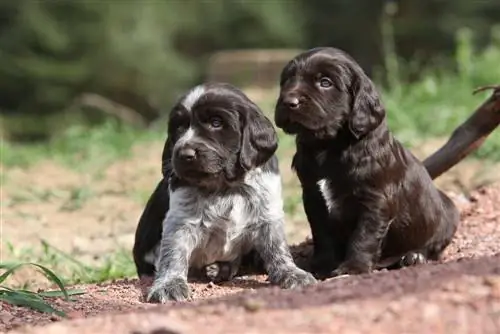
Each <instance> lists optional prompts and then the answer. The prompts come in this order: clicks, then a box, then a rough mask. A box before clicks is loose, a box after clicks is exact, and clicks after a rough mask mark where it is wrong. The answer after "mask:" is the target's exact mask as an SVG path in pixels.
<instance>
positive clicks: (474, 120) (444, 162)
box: [423, 85, 500, 180]
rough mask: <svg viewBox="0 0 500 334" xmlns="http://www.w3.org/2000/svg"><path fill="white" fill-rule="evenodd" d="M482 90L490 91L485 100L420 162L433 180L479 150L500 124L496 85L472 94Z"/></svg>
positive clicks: (482, 88) (499, 88) (498, 94)
mask: <svg viewBox="0 0 500 334" xmlns="http://www.w3.org/2000/svg"><path fill="white" fill-rule="evenodd" d="M486 89H493V94H492V95H491V96H490V97H489V98H488V100H486V101H485V102H484V103H483V104H482V105H480V106H479V107H478V108H477V109H476V110H475V111H474V113H473V114H472V115H471V116H470V117H469V118H468V119H467V120H466V121H465V122H463V123H462V124H461V125H459V126H458V128H456V129H455V130H454V131H453V133H452V135H451V137H450V139H448V142H447V143H446V144H444V145H443V146H442V147H441V148H440V149H438V150H437V151H436V152H434V153H433V154H432V155H431V156H429V157H428V158H427V159H425V160H424V162H423V164H424V166H425V168H426V169H427V172H428V173H429V175H430V176H431V178H432V179H433V180H434V179H435V178H437V177H438V176H440V175H441V174H443V173H444V172H446V171H448V170H449V169H450V168H452V167H453V166H455V165H456V164H457V163H459V162H460V161H461V160H463V159H464V158H465V157H466V156H468V155H469V154H470V153H471V152H472V151H474V150H475V149H477V148H478V147H479V146H481V144H482V143H483V142H484V141H485V139H486V137H488V135H489V134H490V133H491V132H493V130H495V129H496V127H497V126H498V125H499V124H500V85H498V86H486V87H481V88H478V89H476V90H475V91H474V94H476V93H477V92H480V91H484V90H486Z"/></svg>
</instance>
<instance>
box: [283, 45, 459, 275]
mask: <svg viewBox="0 0 500 334" xmlns="http://www.w3.org/2000/svg"><path fill="white" fill-rule="evenodd" d="M275 122H276V125H277V126H278V127H279V128H281V129H283V130H284V132H286V133H288V134H295V135H296V154H295V156H294V158H293V162H292V168H293V169H295V171H296V172H297V175H298V178H299V180H300V183H301V187H302V199H303V204H304V209H305V212H306V215H307V218H308V221H309V224H310V227H311V230H312V237H313V244H314V259H313V263H312V271H313V272H314V273H316V274H317V276H323V277H331V276H338V275H345V274H358V273H368V272H370V271H371V270H372V269H376V268H384V267H385V268H399V267H401V266H409V265H414V264H417V263H422V262H425V261H426V260H428V259H430V260H438V259H439V257H440V255H441V253H442V252H443V250H444V249H445V248H446V247H447V246H448V244H449V243H450V241H451V240H452V238H453V236H454V234H455V232H456V230H457V226H458V223H459V213H458V210H457V209H456V208H455V206H454V204H453V202H452V201H451V200H450V199H449V198H448V197H447V196H446V195H445V194H444V193H442V192H441V191H439V190H438V189H436V188H435V187H434V185H433V183H432V180H431V177H430V176H429V174H428V173H427V171H426V169H425V168H424V167H423V165H422V163H421V162H420V161H419V160H418V159H417V158H416V157H415V156H414V155H413V154H412V153H410V152H409V151H408V150H406V149H405V148H404V147H403V146H402V145H401V144H400V143H399V142H398V141H397V140H396V139H395V138H394V137H393V135H392V134H391V132H390V131H389V129H388V126H387V122H386V117H385V109H384V106H383V105H382V102H381V100H380V97H379V95H378V93H377V91H376V89H375V87H374V84H373V83H372V81H371V80H370V79H369V78H368V76H367V75H366V74H365V73H364V72H363V70H362V69H361V67H360V66H359V65H358V64H357V63H356V62H355V61H354V60H353V59H352V58H351V57H350V56H349V55H347V54H346V53H344V52H343V51H341V50H338V49H335V48H315V49H311V50H309V51H306V52H304V53H302V54H300V55H298V56H297V57H296V58H294V59H293V60H291V61H290V62H289V63H288V64H287V65H286V66H285V67H284V69H283V71H282V74H281V81H280V95H279V98H278V101H277V104H276V110H275Z"/></svg>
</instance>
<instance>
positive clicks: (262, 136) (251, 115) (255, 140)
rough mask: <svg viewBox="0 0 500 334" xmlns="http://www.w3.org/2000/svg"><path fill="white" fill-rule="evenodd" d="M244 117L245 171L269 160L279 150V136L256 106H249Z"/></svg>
mask: <svg viewBox="0 0 500 334" xmlns="http://www.w3.org/2000/svg"><path fill="white" fill-rule="evenodd" d="M242 116H243V122H244V124H243V129H242V134H243V135H242V142H241V151H240V157H239V160H240V165H241V166H242V167H243V168H244V169H245V170H250V169H252V168H255V167H258V166H260V165H262V164H263V163H265V162H266V161H267V160H269V159H270V158H271V157H272V155H273V154H274V153H275V152H276V149H277V148H278V135H277V133H276V130H275V129H274V127H273V124H272V123H271V121H270V120H269V119H268V118H267V117H266V116H265V115H264V114H263V113H262V112H261V111H260V109H259V108H258V107H257V106H256V105H255V104H249V105H248V106H247V110H246V112H245V113H244V114H243V115H242Z"/></svg>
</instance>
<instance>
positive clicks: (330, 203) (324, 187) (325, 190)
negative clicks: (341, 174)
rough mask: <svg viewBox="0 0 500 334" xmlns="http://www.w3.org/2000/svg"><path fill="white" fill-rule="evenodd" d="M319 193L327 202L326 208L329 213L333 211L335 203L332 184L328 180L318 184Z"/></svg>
mask: <svg viewBox="0 0 500 334" xmlns="http://www.w3.org/2000/svg"><path fill="white" fill-rule="evenodd" d="M317 185H318V187H319V191H320V192H321V195H322V196H323V199H324V200H325V204H326V207H327V209H328V211H331V210H332V209H333V208H334V207H335V201H334V200H333V194H332V189H331V187H330V182H329V181H328V179H321V180H319V181H318V182H317Z"/></svg>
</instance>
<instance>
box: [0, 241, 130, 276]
mask: <svg viewBox="0 0 500 334" xmlns="http://www.w3.org/2000/svg"><path fill="white" fill-rule="evenodd" d="M7 247H8V249H9V252H10V253H11V254H12V255H11V256H12V258H15V259H17V260H18V261H30V262H36V263H39V264H42V265H44V266H47V267H51V268H53V269H54V270H57V271H58V272H59V273H60V274H59V276H58V277H59V280H60V281H61V282H63V284H79V283H101V282H105V281H110V280H113V279H120V278H124V277H133V276H135V275H136V271H135V265H134V262H133V260H132V257H131V254H130V250H128V249H122V248H120V247H117V249H118V250H117V251H115V252H114V253H111V254H108V255H106V256H104V257H103V258H102V259H100V260H99V263H98V264H87V263H83V262H82V261H79V260H77V259H76V258H74V257H73V256H71V255H70V254H68V253H66V252H63V251H61V250H60V249H58V248H57V247H55V246H53V245H50V244H49V243H47V242H46V241H44V240H42V241H41V249H39V248H38V247H36V248H35V247H33V248H23V249H16V248H15V247H14V245H12V244H11V243H7ZM0 283H1V282H0Z"/></svg>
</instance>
